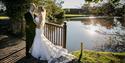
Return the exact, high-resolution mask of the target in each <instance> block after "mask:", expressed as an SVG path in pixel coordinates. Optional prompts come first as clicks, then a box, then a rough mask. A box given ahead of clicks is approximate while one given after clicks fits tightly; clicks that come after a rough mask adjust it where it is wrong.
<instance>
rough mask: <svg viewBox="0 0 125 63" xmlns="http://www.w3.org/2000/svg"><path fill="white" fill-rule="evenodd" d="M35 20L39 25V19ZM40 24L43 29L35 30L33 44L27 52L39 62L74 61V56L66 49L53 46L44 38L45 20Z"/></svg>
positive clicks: (59, 62) (63, 62) (61, 62)
mask: <svg viewBox="0 0 125 63" xmlns="http://www.w3.org/2000/svg"><path fill="white" fill-rule="evenodd" d="M35 20H36V22H37V23H39V17H36V18H35ZM42 24H43V27H41V28H40V29H39V28H36V30H35V33H36V34H35V38H34V42H33V44H32V47H31V49H30V51H29V52H30V53H31V55H32V56H33V57H35V58H37V59H40V60H48V63H67V62H68V61H71V60H72V59H74V58H75V56H73V55H71V54H69V53H68V51H67V49H64V48H62V47H61V46H57V45H54V44H53V43H52V42H51V41H49V40H48V39H47V38H46V37H45V36H44V34H43V33H44V24H45V20H44V21H42ZM61 58H63V59H61Z"/></svg>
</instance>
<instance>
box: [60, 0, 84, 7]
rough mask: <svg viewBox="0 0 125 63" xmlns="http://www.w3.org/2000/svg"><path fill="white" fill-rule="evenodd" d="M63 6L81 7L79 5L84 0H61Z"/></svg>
mask: <svg viewBox="0 0 125 63" xmlns="http://www.w3.org/2000/svg"><path fill="white" fill-rule="evenodd" d="M63 1H64V4H63V5H62V6H63V8H81V5H82V4H83V3H84V2H85V1H84V0H63Z"/></svg>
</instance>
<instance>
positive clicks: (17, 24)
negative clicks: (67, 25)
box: [2, 0, 63, 34]
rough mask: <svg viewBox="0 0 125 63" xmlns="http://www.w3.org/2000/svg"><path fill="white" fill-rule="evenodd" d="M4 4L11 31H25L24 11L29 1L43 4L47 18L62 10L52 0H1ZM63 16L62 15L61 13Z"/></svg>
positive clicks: (20, 32)
mask: <svg viewBox="0 0 125 63" xmlns="http://www.w3.org/2000/svg"><path fill="white" fill-rule="evenodd" d="M2 2H3V3H4V4H5V6H6V12H7V13H6V15H7V16H9V17H10V21H11V23H12V26H11V27H12V33H14V34H22V33H24V31H25V26H24V24H25V21H24V18H23V17H24V13H26V11H27V10H28V8H29V5H30V3H35V4H36V5H37V6H38V5H43V6H45V8H46V9H47V16H48V19H54V18H55V15H58V14H60V13H62V12H63V10H62V9H61V8H60V7H58V6H56V4H55V2H54V1H52V0H2ZM62 16H63V15H62Z"/></svg>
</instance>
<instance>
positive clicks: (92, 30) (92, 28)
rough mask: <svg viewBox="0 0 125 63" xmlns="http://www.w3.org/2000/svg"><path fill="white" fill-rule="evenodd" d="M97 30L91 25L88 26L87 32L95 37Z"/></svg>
mask: <svg viewBox="0 0 125 63" xmlns="http://www.w3.org/2000/svg"><path fill="white" fill-rule="evenodd" d="M96 30H97V28H96V27H95V26H93V25H92V24H91V25H89V26H88V30H87V31H88V33H89V34H92V35H94V34H96V32H95V31H96Z"/></svg>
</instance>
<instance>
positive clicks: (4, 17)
mask: <svg viewBox="0 0 125 63" xmlns="http://www.w3.org/2000/svg"><path fill="white" fill-rule="evenodd" d="M1 19H9V17H7V16H0V20H1Z"/></svg>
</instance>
